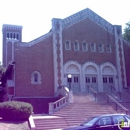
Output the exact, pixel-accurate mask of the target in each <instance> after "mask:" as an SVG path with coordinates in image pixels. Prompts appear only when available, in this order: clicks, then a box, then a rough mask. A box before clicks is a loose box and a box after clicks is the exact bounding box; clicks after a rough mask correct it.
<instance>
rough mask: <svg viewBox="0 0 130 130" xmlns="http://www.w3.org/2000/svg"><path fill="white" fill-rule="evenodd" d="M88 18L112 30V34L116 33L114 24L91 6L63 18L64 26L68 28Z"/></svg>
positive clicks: (109, 30)
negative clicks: (91, 8)
mask: <svg viewBox="0 0 130 130" xmlns="http://www.w3.org/2000/svg"><path fill="white" fill-rule="evenodd" d="M86 18H89V19H91V20H92V21H93V22H95V23H96V24H98V25H99V26H101V27H102V28H104V29H105V30H107V31H108V32H110V33H111V34H113V33H114V31H113V30H114V28H113V25H112V24H111V23H109V22H108V21H106V20H105V19H104V18H102V17H101V16H99V15H98V14H96V13H95V12H93V11H92V10H90V9H89V8H86V9H84V10H81V11H79V12H77V13H75V14H73V15H71V16H69V17H67V18H64V19H63V20H62V26H63V28H67V27H69V26H71V25H73V24H75V23H78V22H79V21H81V20H84V19H86Z"/></svg>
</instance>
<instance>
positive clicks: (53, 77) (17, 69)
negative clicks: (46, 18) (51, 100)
mask: <svg viewBox="0 0 130 130" xmlns="http://www.w3.org/2000/svg"><path fill="white" fill-rule="evenodd" d="M120 30H121V27H120V26H116V25H115V26H114V25H112V24H110V23H109V22H107V21H106V20H104V19H103V18H101V17H100V16H99V15H97V14H96V13H94V12H93V11H91V10H90V9H85V10H82V11H80V12H78V13H76V14H74V15H72V16H69V17H67V18H65V19H63V20H62V19H53V20H52V30H51V31H50V32H49V33H47V34H45V35H43V36H41V37H39V38H37V39H34V40H33V41H30V42H28V43H23V42H22V41H21V40H22V27H21V26H13V25H4V26H3V64H5V66H6V67H8V65H7V64H8V63H9V61H10V60H14V61H15V64H14V68H13V69H14V74H13V77H12V79H10V80H12V81H14V89H11V93H13V92H12V90H14V96H15V97H16V98H23V97H24V98H31V97H33V98H41V97H42V98H44V97H54V96H56V93H57V89H58V87H59V86H61V85H67V86H69V85H70V84H69V82H68V78H67V75H68V74H71V75H72V80H71V81H72V82H71V85H72V88H73V90H74V91H81V92H85V91H86V87H87V86H88V85H92V86H93V87H95V88H96V89H97V90H98V91H101V92H102V91H104V90H105V89H106V87H109V86H111V85H113V86H114V87H115V88H116V89H117V90H118V91H121V89H122V88H127V87H128V86H129V85H130V81H129V80H128V79H129V70H130V69H129V64H130V62H129V60H128V59H129V58H128V56H129V51H130V43H128V42H124V40H123V39H122V35H121V31H120ZM17 32H18V34H19V38H13V39H11V38H8V37H7V36H8V34H7V33H12V34H14V33H16V37H17ZM9 35H10V34H9ZM10 36H11V35H10ZM67 40H69V42H70V44H69V45H70V46H69V47H70V49H67V48H66V41H67ZM84 41H85V42H86V44H87V47H88V48H87V49H88V50H85V51H84V50H83V44H82V43H83V42H84ZM119 41H120V43H119ZM75 42H77V43H78V45H79V46H77V47H79V48H78V50H75V49H74V44H75ZM7 43H8V44H7ZM92 44H93V45H92ZM100 44H101V45H102V49H103V51H101V52H100V51H99V47H100V46H99V45H100ZM6 45H7V49H6ZM108 45H109V46H108ZM93 46H94V51H93V52H92V50H91V47H93ZM107 49H110V51H109V52H108V50H107ZM6 63H7V64H6ZM89 80H91V82H90V81H89Z"/></svg>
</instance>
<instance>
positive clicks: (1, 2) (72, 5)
mask: <svg viewBox="0 0 130 130" xmlns="http://www.w3.org/2000/svg"><path fill="white" fill-rule="evenodd" d="M129 5H130V0H0V18H1V19H0V27H1V30H2V25H3V24H13V25H21V26H23V33H22V35H23V37H22V39H23V40H22V41H23V42H29V41H31V40H33V39H35V38H37V37H39V36H41V35H43V34H45V33H47V32H49V30H50V29H51V20H52V18H61V19H63V18H66V17H68V16H70V15H72V14H74V13H76V12H78V11H80V10H83V9H85V8H90V9H91V10H93V11H94V12H95V13H97V14H98V15H100V16H101V17H103V18H104V19H106V20H107V21H108V22H110V23H111V24H113V25H122V28H123V29H124V27H125V23H127V22H129V21H130V6H129ZM0 41H1V44H0V61H2V31H1V34H0Z"/></svg>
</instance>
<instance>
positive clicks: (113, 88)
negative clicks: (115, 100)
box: [110, 86, 121, 100]
mask: <svg viewBox="0 0 130 130" xmlns="http://www.w3.org/2000/svg"><path fill="white" fill-rule="evenodd" d="M110 87H111V93H113V92H117V93H118V97H119V100H121V92H119V91H117V89H116V88H115V87H113V86H110ZM113 90H114V91H113Z"/></svg>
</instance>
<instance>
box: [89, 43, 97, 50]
mask: <svg viewBox="0 0 130 130" xmlns="http://www.w3.org/2000/svg"><path fill="white" fill-rule="evenodd" d="M90 48H91V51H92V52H95V51H96V45H95V43H91V44H90Z"/></svg>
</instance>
